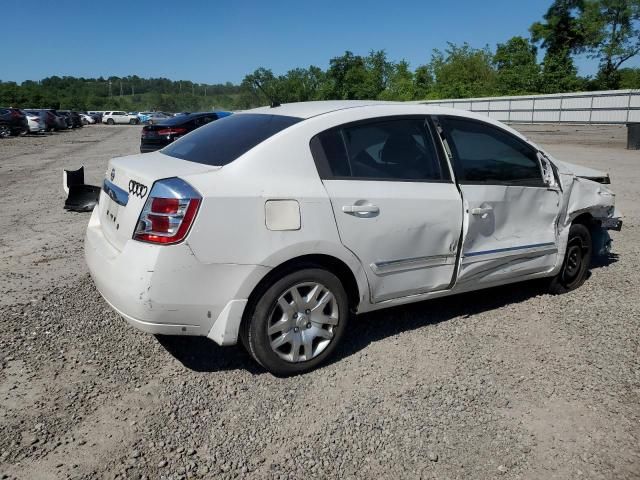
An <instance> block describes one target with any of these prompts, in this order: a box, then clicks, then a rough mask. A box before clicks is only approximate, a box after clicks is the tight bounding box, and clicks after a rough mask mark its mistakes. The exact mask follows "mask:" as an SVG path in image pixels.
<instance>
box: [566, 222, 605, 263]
mask: <svg viewBox="0 0 640 480" xmlns="http://www.w3.org/2000/svg"><path fill="white" fill-rule="evenodd" d="M572 224H581V225H584V226H585V227H587V228H588V229H589V233H590V234H591V248H592V252H593V255H594V257H597V256H607V255H608V254H609V250H610V248H611V237H610V236H609V233H608V232H607V230H605V229H603V228H602V224H601V222H600V220H596V219H595V218H593V215H591V214H590V213H586V212H585V213H582V214H580V215H578V216H577V217H576V218H575V219H574V220H573V222H572Z"/></svg>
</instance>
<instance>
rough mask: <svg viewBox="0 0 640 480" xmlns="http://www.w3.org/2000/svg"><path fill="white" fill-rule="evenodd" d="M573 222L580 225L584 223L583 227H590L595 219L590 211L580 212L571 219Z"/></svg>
mask: <svg viewBox="0 0 640 480" xmlns="http://www.w3.org/2000/svg"><path fill="white" fill-rule="evenodd" d="M571 223H572V224H573V223H580V224H582V225H584V226H585V227H588V228H589V229H591V227H592V226H593V225H594V223H595V221H594V219H593V215H591V214H590V213H581V214H580V215H578V216H577V217H576V218H574V219H573V222H571Z"/></svg>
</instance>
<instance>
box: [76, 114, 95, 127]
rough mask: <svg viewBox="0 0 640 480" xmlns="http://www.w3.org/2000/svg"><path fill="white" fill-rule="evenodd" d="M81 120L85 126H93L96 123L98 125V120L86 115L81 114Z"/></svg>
mask: <svg viewBox="0 0 640 480" xmlns="http://www.w3.org/2000/svg"><path fill="white" fill-rule="evenodd" d="M80 120H81V121H82V124H83V125H93V124H94V123H96V119H95V118H93V117H92V116H91V115H88V114H86V113H81V114H80Z"/></svg>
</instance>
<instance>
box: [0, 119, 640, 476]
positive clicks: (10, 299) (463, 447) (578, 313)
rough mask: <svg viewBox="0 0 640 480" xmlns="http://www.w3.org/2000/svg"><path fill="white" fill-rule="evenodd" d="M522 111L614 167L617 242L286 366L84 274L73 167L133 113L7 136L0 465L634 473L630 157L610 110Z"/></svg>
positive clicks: (639, 467) (584, 160)
mask: <svg viewBox="0 0 640 480" xmlns="http://www.w3.org/2000/svg"><path fill="white" fill-rule="evenodd" d="M519 128H520V130H522V131H523V132H525V134H527V135H529V136H530V137H531V138H533V139H534V140H535V141H538V142H539V143H540V144H542V145H544V146H546V147H547V148H548V149H549V150H550V151H551V152H552V153H553V154H555V155H557V156H558V157H560V158H564V159H566V160H569V161H572V160H573V161H575V162H576V163H581V164H584V165H586V166H592V167H599V168H601V169H606V170H608V171H610V172H611V174H612V179H613V187H614V189H615V191H616V192H617V193H618V199H617V200H618V205H619V206H620V208H621V209H622V211H623V212H624V213H625V214H626V217H625V225H624V228H623V231H622V232H621V233H619V234H615V236H614V242H615V243H614V252H615V255H613V256H612V257H611V258H610V259H609V260H608V261H605V262H602V263H600V264H598V265H594V268H593V271H592V276H591V278H590V279H589V280H588V281H587V282H586V283H585V285H584V286H583V287H582V288H580V289H579V290H577V291H575V292H572V293H570V294H567V295H563V296H558V297H553V296H550V295H547V294H545V293H544V291H543V290H542V288H541V286H540V285H539V284H537V283H536V284H530V283H526V284H519V285H513V286H509V287H504V288H499V289H492V290H489V291H484V292H480V293H473V294H466V295H462V296H458V297H453V298H449V299H439V300H435V301H430V302H423V303H420V304H414V305H411V306H408V307H401V308H395V309H391V310H387V311H382V312H376V313H374V314H367V315H363V316H360V317H358V318H356V319H355V320H354V321H353V322H352V323H351V325H350V331H349V332H347V336H346V342H345V343H344V345H343V346H342V347H341V348H340V350H339V352H338V355H337V358H336V359H335V361H333V362H332V363H331V364H329V365H327V366H325V367H323V368H321V369H319V370H317V371H315V372H312V373H310V374H307V375H303V376H299V377H295V378H289V379H278V378H275V377H273V376H271V375H269V374H266V373H264V372H263V371H262V370H261V369H260V368H258V367H257V366H256V365H255V364H254V363H253V362H252V361H251V360H250V358H249V357H248V355H247V354H246V353H244V352H243V351H242V350H241V349H240V348H236V347H226V348H222V347H218V346H217V345H215V344H213V343H212V342H210V341H207V340H204V339H187V338H179V339H172V338H154V337H153V336H150V335H146V334H143V333H140V332H137V331H136V330H134V329H132V328H130V327H128V326H127V325H126V324H125V323H124V321H123V320H121V319H120V318H119V317H118V316H117V315H116V314H114V313H113V312H112V311H111V310H110V309H109V308H108V306H107V305H106V304H105V303H104V301H103V300H102V299H101V298H100V296H99V295H98V293H97V292H96V290H95V288H94V287H93V285H92V283H91V280H90V279H89V277H88V274H87V271H86V267H85V265H84V262H83V258H82V237H83V231H84V228H85V225H86V223H87V221H88V215H86V214H73V213H68V212H65V211H63V209H62V203H63V201H64V195H63V193H62V189H61V169H62V168H63V167H69V168H70V167H73V168H76V167H78V166H79V165H81V164H84V165H85V166H86V168H87V181H88V183H98V182H99V181H100V179H101V177H102V176H103V174H104V169H105V167H106V161H107V159H108V158H110V157H112V156H116V155H120V154H126V153H135V152H136V150H137V146H138V143H137V142H138V138H139V127H103V126H95V127H88V128H84V129H82V130H81V131H75V132H63V133H60V134H54V135H50V136H46V137H27V138H15V139H13V138H11V139H2V140H0V198H1V200H2V206H3V209H2V213H1V214H0V230H1V231H2V236H1V237H0V292H1V293H0V318H1V321H2V327H3V328H2V329H0V478H20V479H37V478H43V479H58V478H77V479H90V478H91V479H92V478H133V479H138V478H149V479H156V478H167V479H168V478H171V479H180V478H260V479H262V478H269V479H271V478H273V479H276V478H287V479H288V478H292V479H293V478H295V479H299V478H337V477H340V478H354V479H355V478H407V479H419V478H429V479H430V478H441V479H445V478H446V479H449V478H450V479H454V478H461V479H462V478H497V477H499V478H509V479H510V478H513V479H516V478H520V479H541V478H544V479H573V478H576V479H578V478H595V479H599V478H602V479H613V478H615V479H622V478H640V447H639V445H640V438H639V437H640V426H639V420H640V406H639V405H640V368H639V367H640V356H639V353H640V351H639V346H638V338H639V337H638V333H639V326H640V302H639V300H638V292H639V291H640V261H639V259H640V228H639V225H638V220H639V215H640V211H639V210H640V209H639V208H638V204H639V202H640V198H639V195H640V193H639V190H640V189H638V185H639V184H640V153H639V152H631V151H626V150H624V129H622V128H620V127H572V126H563V127H557V126H539V125H537V126H521V127H519Z"/></svg>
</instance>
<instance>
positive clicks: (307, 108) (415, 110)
mask: <svg viewBox="0 0 640 480" xmlns="http://www.w3.org/2000/svg"><path fill="white" fill-rule="evenodd" d="M363 107H382V108H384V107H396V108H397V107H402V109H403V110H404V111H403V112H402V114H403V115H412V114H415V115H441V116H444V115H453V116H457V117H465V118H470V119H475V120H478V121H481V122H484V123H488V124H491V125H495V126H497V127H499V128H502V129H503V130H507V131H509V132H511V133H512V134H514V135H516V136H518V137H520V138H522V139H525V140H527V141H529V140H528V139H527V138H526V137H525V136H524V135H522V134H521V133H520V132H517V131H516V130H514V129H513V128H511V127H509V126H508V125H505V124H504V123H501V122H499V121H497V120H494V119H493V118H490V117H488V116H487V115H483V114H480V113H475V112H470V111H467V110H461V109H459V108H449V107H439V106H434V105H429V104H426V103H419V102H411V103H409V102H387V101H376V100H323V101H314V102H299V103H283V104H282V105H280V106H278V107H259V108H254V109H252V110H244V111H241V112H237V115H242V114H248V113H258V114H266V115H283V116H289V117H297V118H302V119H308V118H311V117H316V116H319V115H325V114H328V113H331V112H336V111H340V110H345V109H351V108H363ZM394 110H395V108H394Z"/></svg>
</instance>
